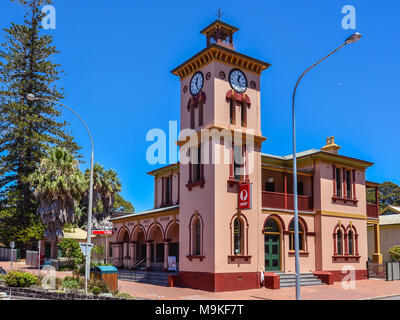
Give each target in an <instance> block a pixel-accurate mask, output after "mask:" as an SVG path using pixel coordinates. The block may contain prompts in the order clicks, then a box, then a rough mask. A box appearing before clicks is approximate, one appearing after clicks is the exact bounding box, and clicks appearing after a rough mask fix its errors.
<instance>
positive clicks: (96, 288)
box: [90, 286, 101, 296]
mask: <svg viewBox="0 0 400 320" xmlns="http://www.w3.org/2000/svg"><path fill="white" fill-rule="evenodd" d="M90 292H92V293H93V294H94V295H95V296H98V295H99V294H100V293H101V288H99V287H98V286H93V287H92V289H91V290H90Z"/></svg>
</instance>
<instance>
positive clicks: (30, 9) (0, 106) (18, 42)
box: [0, 0, 79, 248]
mask: <svg viewBox="0 0 400 320" xmlns="http://www.w3.org/2000/svg"><path fill="white" fill-rule="evenodd" d="M12 1H14V2H17V3H19V4H21V5H22V6H23V7H24V8H25V9H26V14H25V17H24V23H23V24H15V23H12V25H11V27H10V28H8V29H4V42H3V43H2V48H1V49H0V191H1V195H0V242H3V243H6V244H7V242H9V241H10V240H16V242H17V245H19V246H20V247H22V248H29V247H31V243H32V241H33V240H35V239H36V238H38V237H40V236H41V232H42V231H43V228H42V227H41V222H40V219H39V217H37V216H36V209H37V203H35V201H34V199H33V197H32V190H31V188H30V186H29V183H28V182H27V180H26V178H27V177H28V176H29V175H30V174H31V173H32V172H34V171H35V170H36V169H37V168H38V166H39V163H40V160H41V159H42V158H43V157H44V156H45V154H46V150H48V148H49V147H52V146H59V147H64V148H66V149H67V150H69V151H70V152H72V153H73V154H76V152H77V150H78V149H79V147H78V145H77V144H76V143H75V142H74V139H73V137H72V136H71V135H70V133H69V132H67V131H66V126H67V123H66V122H61V121H60V120H59V118H58V117H59V116H60V110H59V109H57V108H56V106H55V105H54V104H52V103H48V102H43V101H35V102H31V101H29V100H27V98H26V96H27V94H29V93H33V94H34V95H36V96H40V97H44V98H48V99H51V100H56V101H58V100H61V99H63V97H64V92H63V89H60V88H58V86H57V80H59V76H60V74H62V70H60V65H58V64H56V63H54V62H53V61H54V55H55V54H57V53H58V51H57V49H56V48H55V47H54V46H53V45H52V41H53V39H52V36H50V35H48V34H45V32H44V31H43V30H41V29H42V19H43V18H44V16H45V15H44V14H43V13H42V12H41V8H42V6H44V5H49V4H50V5H51V4H52V1H51V0H12ZM11 227H12V228H13V229H12V230H13V231H12V234H10V230H11ZM17 234H18V235H19V236H18V238H17V239H15V237H17Z"/></svg>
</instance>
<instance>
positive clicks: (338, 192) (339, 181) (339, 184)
mask: <svg viewBox="0 0 400 320" xmlns="http://www.w3.org/2000/svg"><path fill="white" fill-rule="evenodd" d="M336 195H337V196H338V197H339V198H340V197H341V196H342V175H341V170H340V168H336Z"/></svg>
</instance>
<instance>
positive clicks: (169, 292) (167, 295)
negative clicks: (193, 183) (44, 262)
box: [0, 261, 400, 300]
mask: <svg viewBox="0 0 400 320" xmlns="http://www.w3.org/2000/svg"><path fill="white" fill-rule="evenodd" d="M0 266H1V267H3V268H4V269H6V270H7V271H9V270H10V262H4V261H0ZM13 269H18V270H21V271H27V272H31V273H33V274H37V273H38V270H37V269H32V268H30V267H28V266H26V265H25V264H24V263H22V262H19V263H13ZM56 274H57V277H60V278H63V277H65V276H70V275H72V273H71V272H60V271H57V272H56ZM355 286H356V287H355V289H344V288H343V287H342V283H341V282H336V283H334V284H333V285H331V286H327V285H318V286H307V287H301V296H302V299H304V300H356V299H374V298H375V299H376V298H383V297H388V298H389V297H393V299H396V297H395V296H400V281H385V280H375V279H370V280H359V281H356V282H355ZM118 289H119V291H121V292H127V293H129V294H131V295H132V296H134V297H140V298H145V299H155V300H292V299H295V288H282V289H279V290H269V289H265V288H261V289H252V290H241V291H230V292H207V291H201V290H194V289H188V288H167V287H161V286H155V285H151V284H146V283H138V282H130V281H118ZM390 299H392V298H390ZM397 299H398V297H397Z"/></svg>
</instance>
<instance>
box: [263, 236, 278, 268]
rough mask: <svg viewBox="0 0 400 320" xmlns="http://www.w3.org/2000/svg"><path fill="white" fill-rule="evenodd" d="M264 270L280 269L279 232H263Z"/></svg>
mask: <svg viewBox="0 0 400 320" xmlns="http://www.w3.org/2000/svg"><path fill="white" fill-rule="evenodd" d="M264 240H265V271H279V270H281V262H280V261H281V258H280V251H281V250H280V249H281V248H280V240H279V234H265V235H264Z"/></svg>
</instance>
